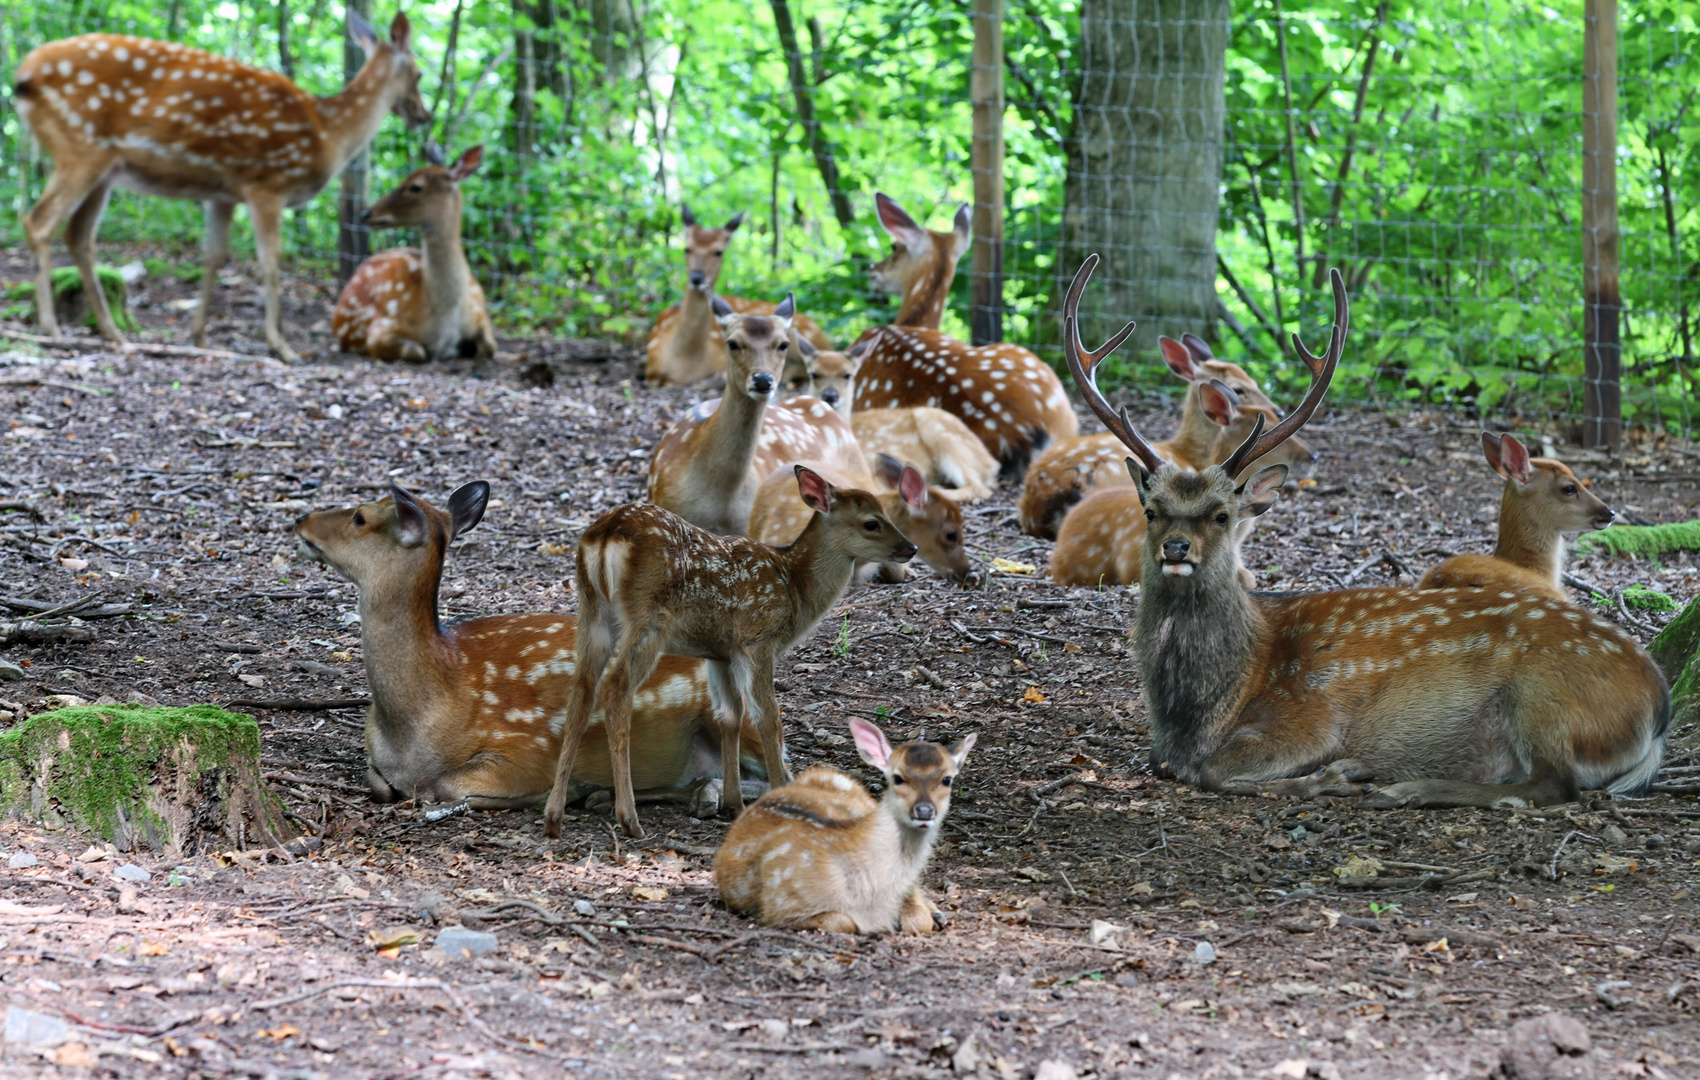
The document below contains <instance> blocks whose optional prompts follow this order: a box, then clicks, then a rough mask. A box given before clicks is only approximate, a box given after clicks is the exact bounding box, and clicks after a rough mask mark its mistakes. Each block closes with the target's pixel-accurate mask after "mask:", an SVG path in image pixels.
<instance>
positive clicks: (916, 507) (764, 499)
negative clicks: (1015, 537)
mask: <svg viewBox="0 0 1700 1080" xmlns="http://www.w3.org/2000/svg"><path fill="white" fill-rule="evenodd" d="M804 464H806V465H808V466H809V467H810V468H813V469H814V470H815V471H816V472H818V473H820V474H821V475H822V476H824V477H825V478H826V479H827V481H828V482H829V483H831V484H832V485H833V486H834V487H840V488H843V487H867V488H869V489H870V490H872V489H873V486H874V485H873V484H872V483H871V482H870V480H869V478H868V477H865V476H862V477H857V476H848V475H845V474H844V473H841V472H839V471H838V470H835V469H832V468H829V467H828V466H825V465H821V464H819V463H817V462H804ZM874 469H875V470H876V472H877V474H878V476H879V479H880V480H881V481H883V482H884V484H885V486H886V487H888V488H890V490H889V491H882V492H880V493H879V494H878V498H879V501H880V509H881V510H883V511H884V512H885V516H886V517H887V518H889V519H890V520H891V523H892V524H893V525H895V526H896V527H897V531H898V532H900V533H902V534H903V535H904V536H905V537H907V538H908V539H909V541H910V542H911V543H913V544H914V545H915V547H916V548H917V550H918V552H919V554H920V556H921V561H922V562H925V563H926V564H927V565H928V566H930V567H932V568H933V569H934V570H937V571H938V572H939V574H940V576H942V577H944V578H945V579H946V580H948V581H962V580H964V579H966V578H967V577H968V575H969V573H970V572H972V570H973V564H972V563H971V562H970V561H969V559H968V549H967V548H965V547H963V546H962V507H960V506H958V505H957V504H956V501H955V500H954V499H952V498H951V497H950V496H948V495H946V494H945V493H944V492H942V491H940V490H938V489H937V488H931V489H929V488H928V487H927V480H926V477H924V476H922V475H921V472H920V470H918V469H916V468H915V466H913V465H908V464H905V463H904V462H901V461H898V460H897V459H896V458H894V457H892V456H891V455H889V454H877V455H875V457H874ZM812 517H814V511H813V510H812V509H810V508H809V506H808V505H807V504H806V503H804V502H803V500H802V499H801V498H799V497H798V493H797V481H796V479H795V477H794V475H793V473H792V470H791V469H788V468H778V469H775V470H773V472H772V473H770V474H769V475H768V478H767V479H766V480H764V481H762V485H761V488H760V490H758V491H757V492H756V502H755V509H754V510H752V511H751V512H750V536H752V537H754V538H755V539H757V540H760V541H761V542H762V543H764V544H789V543H791V542H792V541H793V540H795V539H797V537H798V536H799V535H801V534H802V531H803V530H804V529H805V528H807V527H808V524H809V520H810V519H811V518H812ZM878 575H879V578H880V580H881V581H884V582H887V583H892V584H895V583H897V582H900V581H903V580H904V579H905V578H906V577H907V576H908V573H907V567H906V566H905V565H904V564H903V563H882V564H880V566H879V568H878ZM858 576H860V575H858Z"/></svg>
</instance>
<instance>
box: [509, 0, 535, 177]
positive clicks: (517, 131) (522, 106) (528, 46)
mask: <svg viewBox="0 0 1700 1080" xmlns="http://www.w3.org/2000/svg"><path fill="white" fill-rule="evenodd" d="M530 7H531V5H530V4H528V3H527V2H526V0H514V96H513V101H512V103H511V104H510V105H509V107H508V112H509V115H510V116H511V117H512V123H513V126H512V128H511V129H510V130H509V136H510V138H511V139H512V142H511V144H510V146H509V149H511V150H512V151H513V152H514V153H515V154H516V155H517V156H518V157H519V158H520V159H521V160H523V159H525V158H528V157H530V156H531V155H532V153H533V152H534V151H535V150H536V147H537V36H536V35H535V34H534V33H532V31H531V29H530V25H531V24H530Z"/></svg>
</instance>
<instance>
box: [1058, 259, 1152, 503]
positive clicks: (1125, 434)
mask: <svg viewBox="0 0 1700 1080" xmlns="http://www.w3.org/2000/svg"><path fill="white" fill-rule="evenodd" d="M1097 268H1098V256H1097V255H1096V254H1092V255H1088V256H1086V261H1085V262H1083V263H1081V264H1080V270H1079V271H1078V272H1077V273H1076V274H1075V275H1074V281H1073V282H1072V283H1070V285H1069V287H1068V296H1067V298H1065V299H1064V300H1063V355H1064V356H1066V357H1067V358H1068V370H1069V371H1070V372H1072V373H1073V374H1074V381H1075V382H1076V383H1078V384H1079V385H1080V392H1081V393H1082V394H1084V395H1085V396H1086V404H1088V405H1090V406H1092V411H1093V412H1095V413H1097V414H1098V419H1100V420H1102V421H1103V422H1104V426H1105V427H1107V428H1109V429H1110V434H1112V435H1114V436H1115V437H1116V438H1118V439H1120V440H1121V441H1122V445H1124V446H1126V447H1127V448H1128V449H1129V450H1132V451H1133V453H1134V455H1135V456H1136V457H1138V458H1139V460H1140V462H1142V463H1143V464H1144V466H1145V468H1146V470H1147V471H1149V472H1156V471H1157V467H1158V466H1159V465H1161V464H1162V463H1163V459H1162V458H1160V457H1158V456H1157V451H1155V450H1153V449H1151V444H1150V443H1148V442H1146V441H1145V439H1144V437H1142V436H1141V435H1140V434H1139V429H1137V428H1135V427H1134V426H1133V419H1132V417H1130V416H1129V415H1128V412H1127V410H1126V409H1125V408H1124V409H1123V410H1122V411H1121V412H1120V413H1119V414H1118V413H1117V412H1116V410H1115V409H1113V408H1111V407H1110V403H1109V402H1108V401H1106V400H1104V395H1103V394H1102V393H1100V392H1099V390H1098V378H1097V370H1098V363H1099V361H1101V360H1103V359H1104V357H1106V356H1108V355H1110V354H1111V353H1113V352H1115V351H1116V350H1117V349H1118V348H1120V347H1121V343H1122V342H1124V341H1126V340H1127V337H1128V335H1129V334H1131V333H1133V327H1134V324H1133V323H1131V322H1130V323H1128V324H1127V325H1126V326H1124V327H1122V328H1121V329H1120V330H1118V331H1116V332H1115V334H1113V335H1112V336H1111V337H1110V340H1108V341H1106V342H1104V344H1102V345H1100V346H1099V347H1098V348H1097V349H1095V350H1093V351H1091V352H1087V351H1086V349H1085V347H1084V346H1083V344H1082V343H1081V340H1080V298H1081V296H1082V295H1084V294H1085V292H1086V283H1087V282H1088V281H1090V280H1091V279H1092V271H1094V270H1096V269H1097Z"/></svg>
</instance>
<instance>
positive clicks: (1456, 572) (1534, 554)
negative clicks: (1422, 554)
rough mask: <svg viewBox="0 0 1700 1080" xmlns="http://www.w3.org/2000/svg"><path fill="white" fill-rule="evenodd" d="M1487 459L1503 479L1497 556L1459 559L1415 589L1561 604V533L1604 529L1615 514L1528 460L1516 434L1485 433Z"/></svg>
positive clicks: (1548, 463) (1569, 475) (1559, 469)
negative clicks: (1530, 597)
mask: <svg viewBox="0 0 1700 1080" xmlns="http://www.w3.org/2000/svg"><path fill="white" fill-rule="evenodd" d="M1482 453H1483V454H1484V455H1486V457H1487V461H1488V464H1489V465H1491V466H1492V467H1493V471H1494V472H1496V473H1498V474H1499V475H1501V476H1503V477H1505V493H1504V494H1503V495H1501V496H1500V499H1499V542H1498V543H1497V544H1495V545H1494V549H1493V554H1492V555H1454V556H1453V557H1452V558H1450V559H1447V560H1445V561H1444V562H1442V563H1440V564H1439V565H1437V566H1435V567H1434V568H1433V569H1431V570H1430V571H1429V572H1428V573H1426V574H1424V575H1423V579H1422V580H1421V581H1419V582H1417V588H1419V589H1455V588H1466V589H1486V588H1512V587H1516V588H1522V589H1527V590H1529V591H1531V592H1541V593H1545V594H1547V595H1548V596H1551V597H1553V598H1554V599H1557V600H1568V599H1569V598H1570V597H1569V594H1567V593H1566V592H1565V591H1564V534H1565V533H1567V532H1585V531H1586V530H1588V529H1603V528H1605V527H1606V526H1608V525H1610V524H1611V523H1612V519H1614V518H1615V517H1617V513H1616V511H1614V510H1612V508H1611V507H1609V506H1607V505H1606V504H1605V503H1604V502H1602V501H1600V498H1599V496H1597V495H1595V494H1594V493H1593V492H1591V491H1589V490H1588V489H1587V487H1586V486H1584V485H1583V483H1582V481H1580V480H1578V479H1577V478H1576V474H1575V473H1573V472H1571V471H1570V467H1569V466H1568V465H1566V464H1564V463H1563V462H1562V461H1554V460H1553V459H1552V458H1531V457H1530V456H1529V451H1528V450H1527V449H1525V448H1524V446H1523V444H1522V443H1520V442H1518V441H1517V437H1516V436H1514V435H1495V434H1493V433H1491V432H1487V431H1484V432H1482Z"/></svg>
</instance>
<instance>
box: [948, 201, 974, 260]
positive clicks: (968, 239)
mask: <svg viewBox="0 0 1700 1080" xmlns="http://www.w3.org/2000/svg"><path fill="white" fill-rule="evenodd" d="M973 242H974V219H973V218H972V217H970V216H969V214H968V204H967V203H963V204H962V205H961V206H958V207H957V208H956V221H955V222H954V223H953V224H952V225H951V240H950V257H951V260H952V261H955V260H957V259H960V258H962V256H963V255H964V254H966V253H967V251H968V245H970V244H972V243H973Z"/></svg>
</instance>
